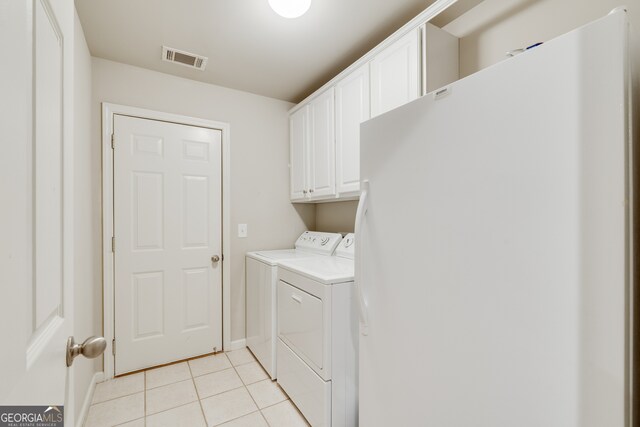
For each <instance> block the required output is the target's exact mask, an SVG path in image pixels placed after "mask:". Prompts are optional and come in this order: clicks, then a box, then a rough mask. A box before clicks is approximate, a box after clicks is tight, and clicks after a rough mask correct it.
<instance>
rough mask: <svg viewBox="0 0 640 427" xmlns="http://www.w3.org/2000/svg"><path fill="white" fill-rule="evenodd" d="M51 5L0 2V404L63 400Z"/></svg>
mask: <svg viewBox="0 0 640 427" xmlns="http://www.w3.org/2000/svg"><path fill="white" fill-rule="evenodd" d="M54 5H55V6H56V8H55V9H54V8H53V7H52V6H51V5H50V4H49V2H48V1H46V0H35V1H20V2H14V1H3V2H2V3H1V4H0V6H1V8H0V47H1V48H2V50H3V52H5V54H6V55H8V57H10V58H12V64H11V66H3V67H0V68H1V69H0V90H1V92H2V97H1V98H0V99H2V101H0V106H1V110H0V116H1V117H2V129H3V141H4V142H3V144H2V150H3V153H2V156H0V195H1V197H0V200H2V202H1V205H0V224H1V225H0V235H2V238H1V239H0V242H1V243H0V272H1V273H0V275H1V278H2V279H1V282H2V286H0V333H1V335H0V337H1V338H2V351H0V404H2V405H46V406H49V405H63V404H65V400H66V399H65V391H67V392H69V393H71V391H70V390H69V389H67V385H69V387H72V384H73V383H72V382H71V381H69V379H68V375H69V374H70V370H69V369H67V368H66V365H65V344H66V340H67V337H68V336H69V335H72V328H73V326H72V325H73V318H72V316H73V295H72V292H73V284H72V278H73V248H72V242H73V234H72V228H73V212H72V207H73V200H72V194H73V179H72V169H71V161H72V159H73V157H72V152H71V147H72V146H73V144H71V143H70V141H69V138H67V136H68V135H70V131H69V129H70V127H69V121H68V120H64V119H63V117H64V114H63V111H67V112H68V111H70V108H69V106H68V105H67V102H66V100H67V99H68V98H67V96H65V92H64V91H63V79H64V77H65V73H68V72H69V71H68V70H64V71H63V69H64V67H63V65H64V62H65V61H64V56H63V52H64V50H63V33H62V30H61V26H60V25H59V20H58V18H59V17H61V16H62V18H63V19H61V21H63V20H64V18H65V17H68V16H67V13H68V12H69V11H70V10H71V11H72V9H67V6H66V5H64V4H61V3H58V2H55V4H54ZM71 7H73V5H71ZM69 16H73V12H71V15H69ZM65 28H68V27H65ZM65 122H66V124H65ZM66 409H67V412H68V417H67V420H68V421H69V422H71V423H72V422H73V421H72V420H73V411H71V410H70V409H71V408H70V406H69V405H67V408H66Z"/></svg>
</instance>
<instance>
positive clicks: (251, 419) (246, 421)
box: [220, 411, 269, 427]
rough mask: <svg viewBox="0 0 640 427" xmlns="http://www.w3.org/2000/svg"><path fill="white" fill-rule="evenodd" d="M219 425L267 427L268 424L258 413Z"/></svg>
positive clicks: (228, 426) (224, 426)
mask: <svg viewBox="0 0 640 427" xmlns="http://www.w3.org/2000/svg"><path fill="white" fill-rule="evenodd" d="M220 425H221V426H222V427H269V424H267V422H266V421H265V420H264V417H263V416H262V414H261V413H260V411H258V412H254V413H252V414H249V415H245V416H244V417H240V418H236V419H235V420H233V421H229V422H228V423H224V424H220Z"/></svg>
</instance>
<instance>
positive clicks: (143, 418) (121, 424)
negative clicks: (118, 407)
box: [114, 417, 146, 427]
mask: <svg viewBox="0 0 640 427" xmlns="http://www.w3.org/2000/svg"><path fill="white" fill-rule="evenodd" d="M145 418H146V417H141V418H135V419H133V420H129V421H125V422H123V423H120V424H116V425H115V426H114V427H118V426H123V425H125V424H128V423H132V422H134V421H138V420H143V422H144V421H146V420H145ZM145 425H146V424H145Z"/></svg>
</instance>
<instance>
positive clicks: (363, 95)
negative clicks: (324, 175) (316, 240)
mask: <svg viewBox="0 0 640 427" xmlns="http://www.w3.org/2000/svg"><path fill="white" fill-rule="evenodd" d="M369 117H370V110H369V64H365V65H363V66H362V67H360V68H358V69H357V70H355V71H354V72H353V73H351V74H350V75H349V76H347V77H345V78H344V79H343V80H342V81H340V82H338V84H337V85H336V179H337V182H336V187H337V192H338V193H351V192H357V191H358V190H360V124H361V123H362V122H364V121H365V120H368V119H369Z"/></svg>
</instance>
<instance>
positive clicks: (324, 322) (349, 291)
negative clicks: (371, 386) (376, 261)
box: [277, 234, 358, 427]
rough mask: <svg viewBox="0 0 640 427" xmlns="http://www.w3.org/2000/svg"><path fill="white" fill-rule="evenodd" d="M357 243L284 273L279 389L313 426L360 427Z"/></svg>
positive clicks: (291, 264)
mask: <svg viewBox="0 0 640 427" xmlns="http://www.w3.org/2000/svg"><path fill="white" fill-rule="evenodd" d="M353 243H354V237H353V234H348V235H347V236H346V237H345V238H344V239H343V240H342V242H341V243H340V245H339V246H338V248H337V249H336V253H335V256H332V257H323V258H318V257H315V258H307V259H297V260H287V261H283V262H282V263H280V265H279V267H278V352H277V369H278V384H280V386H281V387H282V388H283V389H284V391H285V392H286V393H287V394H288V395H289V397H290V398H291V400H292V401H293V403H295V404H296V406H297V407H298V409H300V412H302V414H303V415H304V416H305V418H306V419H307V421H309V423H310V424H311V425H312V426H333V427H338V426H340V427H355V426H357V425H358V318H357V316H358V311H357V305H356V304H357V298H356V294H355V285H354V281H353V278H354V262H353V255H354V244H353Z"/></svg>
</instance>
